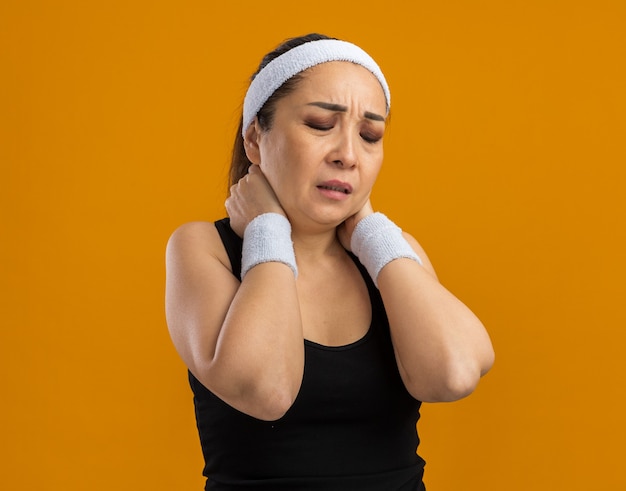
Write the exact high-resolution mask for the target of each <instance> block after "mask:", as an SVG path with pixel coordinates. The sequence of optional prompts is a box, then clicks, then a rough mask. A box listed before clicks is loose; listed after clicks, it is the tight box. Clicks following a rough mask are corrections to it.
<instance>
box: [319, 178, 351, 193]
mask: <svg viewBox="0 0 626 491" xmlns="http://www.w3.org/2000/svg"><path fill="white" fill-rule="evenodd" d="M317 188H318V189H320V190H324V191H333V192H337V193H343V194H345V195H348V194H352V186H351V185H350V183H347V182H344V181H340V180H338V179H331V180H330V181H324V182H322V183H320V184H318V185H317Z"/></svg>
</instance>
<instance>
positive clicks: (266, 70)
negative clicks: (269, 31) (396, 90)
mask: <svg viewBox="0 0 626 491" xmlns="http://www.w3.org/2000/svg"><path fill="white" fill-rule="evenodd" d="M329 61H349V62H352V63H356V64H357V65H361V66H363V67H365V68H367V69H368V70H369V71H370V72H372V73H373V74H374V75H375V76H376V78H377V79H378V81H379V82H380V85H381V86H382V89H383V92H384V93H385V99H387V113H389V107H390V105H391V94H390V93H389V86H388V85H387V81H386V80H385V76H384V75H383V72H382V71H381V70H380V68H379V67H378V65H377V64H376V62H375V61H374V60H373V59H372V57H371V56H370V55H368V54H367V53H366V52H365V51H363V50H362V49H361V48H359V47H358V46H356V45H354V44H352V43H348V42H346V41H339V40H336V39H322V40H320V41H311V42H308V43H305V44H301V45H300V46H296V47H295V48H292V49H290V50H289V51H287V52H286V53H284V54H282V55H280V56H278V57H277V58H274V59H273V60H272V61H270V62H269V63H268V64H267V65H266V66H265V67H263V69H262V70H261V71H260V72H259V73H258V74H257V75H256V77H254V80H252V83H251V84H250V88H249V89H248V92H247V93H246V97H245V99H244V101H243V126H242V134H243V135H244V136H245V133H246V130H247V129H248V127H249V126H250V125H251V124H252V121H253V120H254V117H255V116H256V115H257V113H258V112H259V111H260V110H261V108H262V107H263V105H264V104H265V103H266V102H267V100H268V99H269V98H270V97H271V95H272V94H273V93H274V92H275V91H276V90H277V89H278V88H279V87H280V86H281V85H282V84H284V83H285V82H286V81H287V80H289V79H290V78H291V77H293V76H294V75H297V74H298V73H300V72H303V71H304V70H306V69H308V68H311V67H313V66H315V65H320V64H321V63H326V62H329Z"/></svg>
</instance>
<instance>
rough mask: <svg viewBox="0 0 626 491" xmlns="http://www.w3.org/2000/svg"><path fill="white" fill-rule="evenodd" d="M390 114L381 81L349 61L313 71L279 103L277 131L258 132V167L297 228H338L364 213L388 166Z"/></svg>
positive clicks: (276, 113)
mask: <svg viewBox="0 0 626 491" xmlns="http://www.w3.org/2000/svg"><path fill="white" fill-rule="evenodd" d="M385 114H386V100H385V96H384V93H383V90H382V88H381V86H380V83H379V82H378V80H377V79H376V77H375V76H374V75H372V74H371V73H370V72H369V71H368V70H367V69H365V68H363V67H361V66H360V65H355V64H353V63H349V62H330V63H324V64H321V65H318V66H315V67H313V68H311V69H309V70H307V72H305V73H303V78H302V80H301V81H300V82H299V84H298V85H297V88H296V89H295V90H294V91H293V92H291V93H289V94H288V95H287V96H285V97H283V98H282V99H280V100H279V101H278V102H277V103H276V111H275V114H274V119H273V123H272V127H271V128H270V129H269V130H267V131H259V132H257V133H256V142H257V144H258V151H259V162H257V163H259V165H260V166H261V170H262V171H263V173H264V174H265V176H266V178H267V179H268V181H269V183H270V184H271V186H272V188H273V189H274V192H275V193H276V196H277V197H278V199H279V201H280V204H281V206H282V207H283V209H284V210H285V212H286V213H287V216H288V217H289V219H290V220H291V221H292V223H293V222H294V221H295V222H296V223H298V224H304V223H305V222H306V223H309V224H318V225H332V226H336V225H338V224H340V223H341V222H343V221H344V220H345V219H346V218H348V217H350V216H352V215H353V214H355V213H356V212H357V211H359V210H360V209H361V208H362V207H363V205H364V204H365V203H366V202H367V200H368V198H369V195H370V192H371V190H372V186H373V185H374V181H375V180H376V176H377V175H378V171H379V170H380V167H381V165H382V161H383V141H382V138H383V134H384V131H385ZM257 128H258V126H257ZM303 220H304V222H303Z"/></svg>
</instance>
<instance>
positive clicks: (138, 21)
mask: <svg viewBox="0 0 626 491" xmlns="http://www.w3.org/2000/svg"><path fill="white" fill-rule="evenodd" d="M296 5H300V4H298V3H297V2H293V1H292V0H290V1H274V2H272V1H268V2H213V1H211V0H204V1H180V2H164V1H153V0H150V1H148V0H143V1H134V2H122V1H119V0H115V1H110V2H81V1H63V0H58V1H28V0H21V1H18V0H4V1H3V2H2V3H1V4H0V70H1V76H0V165H1V173H0V189H1V192H0V213H1V217H0V218H1V230H2V232H1V234H2V235H1V236H0V254H1V257H2V262H1V263H0V264H1V265H0V287H1V295H0V309H1V312H0V315H1V317H0V318H1V322H2V328H1V329H0V390H1V396H0V397H1V401H2V402H1V404H0V412H1V417H0V435H2V436H1V444H0V452H1V458H0V468H1V472H0V488H1V489H7V490H12V491H18V490H32V489H40V488H42V489H43V488H45V489H47V490H50V491H53V490H59V491H60V490H63V491H69V490H83V489H90V490H93V491H97V490H109V489H116V490H119V491H123V490H133V491H136V490H139V489H152V490H164V491H165V490H173V489H176V490H179V489H180V490H182V489H190V490H191V489H201V481H202V480H201V477H200V471H201V456H200V450H199V445H198V442H197V437H196V433H195V427H194V420H193V413H192V405H191V394H190V391H189V389H188V388H187V386H186V380H185V370H184V367H183V365H182V363H181V362H180V360H179V359H178V357H177V355H176V353H175V352H174V349H173V347H172V345H171V343H170V341H169V338H168V335H167V330H166V326H165V322H164V316H163V300H162V297H163V280H164V268H163V252H164V247H165V243H166V240H167V237H168V235H169V234H170V232H171V231H172V230H173V229H174V228H175V227H176V226H177V225H178V224H181V223H183V222H186V221H190V220H196V219H206V220H210V219H215V218H218V217H220V216H222V215H223V213H224V211H223V200H224V189H225V180H226V163H227V161H228V152H229V147H230V141H231V139H232V135H233V134H234V131H235V124H236V120H237V112H238V108H239V104H240V101H241V97H242V95H243V92H244V88H245V85H246V83H245V81H246V79H247V77H248V75H249V74H250V73H251V72H252V71H253V69H254V67H255V66H256V63H257V62H258V61H259V59H260V57H261V56H262V55H263V54H264V53H265V52H266V51H267V50H269V49H270V48H272V47H273V46H274V45H275V44H277V43H278V42H279V41H281V40H282V39H283V38H285V37H289V36H293V35H298V34H302V33H305V32H309V31H321V32H325V33H329V34H332V35H335V36H339V37H343V38H346V39H348V40H352V41H354V42H356V43H358V44H360V45H362V46H363V47H364V48H365V49H366V50H369V51H370V52H371V53H372V55H373V56H374V57H375V58H376V59H377V60H378V61H379V63H380V64H381V65H382V67H383V69H384V70H385V72H386V74H387V76H388V79H389V82H390V85H391V87H392V94H393V97H392V98H393V103H392V105H393V111H392V112H393V117H392V119H393V121H392V123H391V126H390V129H389V133H388V138H387V142H386V163H385V167H384V170H383V172H382V174H381V178H380V181H379V184H378V188H377V190H376V192H375V196H374V203H375V205H376V206H377V207H378V208H379V209H381V210H383V211H385V212H386V213H387V214H388V215H390V216H392V217H393V218H394V219H395V220H396V221H397V222H398V223H399V224H401V225H402V226H403V227H404V228H405V229H407V230H409V231H411V232H412V233H413V234H414V235H416V236H417V237H418V238H420V240H421V241H422V243H423V245H424V246H425V248H426V249H427V250H428V252H429V254H430V256H431V258H432V259H433V261H434V263H435V265H436V267H437V269H438V272H439V275H440V277H441V279H442V281H443V282H444V283H445V284H446V285H447V286H448V287H449V288H450V289H451V290H453V291H454V292H455V293H457V295H458V296H460V297H461V298H462V299H463V300H465V301H466V302H467V303H468V304H469V305H470V306H471V307H472V308H473V309H474V310H475V311H476V312H477V313H478V314H479V316H480V317H481V318H482V319H483V320H484V322H485V324H486V325H487V327H488V329H489V331H490V333H491V335H492V337H493V341H494V344H495V347H496V352H497V361H496V365H495V367H494V369H493V372H492V373H491V374H489V376H488V377H487V378H486V379H485V380H484V381H483V383H482V385H481V386H480V388H479V389H478V391H477V392H476V393H475V394H474V395H473V396H472V397H470V398H469V399H466V400H464V401H461V402H458V403H455V404H449V405H428V406H426V407H425V408H424V417H423V420H422V422H421V423H420V429H421V434H422V437H423V447H422V450H421V453H422V454H423V456H424V457H425V458H426V459H427V460H428V466H427V473H426V480H427V485H428V486H429V489H432V490H437V491H458V490H460V489H463V490H467V491H470V490H481V491H484V490H507V491H515V490H522V489H535V490H546V491H548V490H549V491H551V490H555V489H568V490H583V489H584V490H587V489H598V490H614V489H624V487H625V486H626V476H625V475H624V473H623V471H622V470H621V468H622V460H623V459H622V456H623V442H624V440H625V438H626V430H625V425H624V423H623V416H622V415H623V414H624V400H625V398H626V394H625V389H624V382H623V376H624V373H625V372H626V357H625V356H624V355H623V351H624V347H625V345H626V334H625V332H626V329H625V327H626V323H625V320H626V319H625V317H626V316H625V314H624V308H623V302H624V300H623V298H624V286H623V285H624V281H623V278H624V277H625V276H626V267H625V260H624V250H625V249H626V237H625V227H624V211H625V210H624V208H625V206H624V198H623V193H624V184H625V170H624V168H625V164H626V116H625V115H626V97H625V92H626V91H625V87H626V74H625V66H626V64H625V60H626V34H625V32H626V30H625V28H624V26H625V25H626V4H624V2H622V1H618V0H615V1H608V0H588V1H584V2H581V1H576V0H570V1H565V0H564V1H550V0H530V1H509V2H503V1H500V0H482V1H475V2H461V1H438V2H435V1H431V2H425V1H416V2H408V1H407V2H383V3H381V2H378V1H369V0H363V1H359V2H356V1H354V2H338V1H336V0H335V1H332V2H329V1H325V0H320V1H319V2H314V3H308V4H302V5H305V6H303V7H296ZM400 5H405V6H400Z"/></svg>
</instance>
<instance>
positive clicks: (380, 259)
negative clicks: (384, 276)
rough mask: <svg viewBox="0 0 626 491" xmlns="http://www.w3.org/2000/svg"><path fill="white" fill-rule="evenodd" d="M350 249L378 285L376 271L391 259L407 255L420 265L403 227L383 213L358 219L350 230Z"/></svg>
mask: <svg viewBox="0 0 626 491" xmlns="http://www.w3.org/2000/svg"><path fill="white" fill-rule="evenodd" d="M350 248H351V249H352V252H353V253H354V254H355V255H356V256H357V257H358V258H359V261H361V263H362V264H363V266H365V269H367V272H368V273H369V274H370V276H371V277H372V279H373V280H374V284H375V285H376V286H378V281H377V280H378V274H379V273H380V270H381V269H383V267H384V266H386V265H387V264H388V263H390V262H391V261H393V260H394V259H399V258H408V259H412V260H414V261H417V262H418V263H419V264H422V260H421V259H420V257H419V256H418V255H417V254H416V253H415V251H414V250H413V248H412V247H411V245H410V244H409V243H408V242H407V241H406V239H405V238H404V237H403V235H402V230H401V229H400V227H398V226H397V225H396V224H395V223H393V222H392V221H391V220H389V218H387V217H386V216H385V215H383V214H382V213H373V214H372V215H368V216H366V217H365V218H363V219H361V220H360V221H359V223H357V225H356V227H355V228H354V232H352V238H351V240H350Z"/></svg>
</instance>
